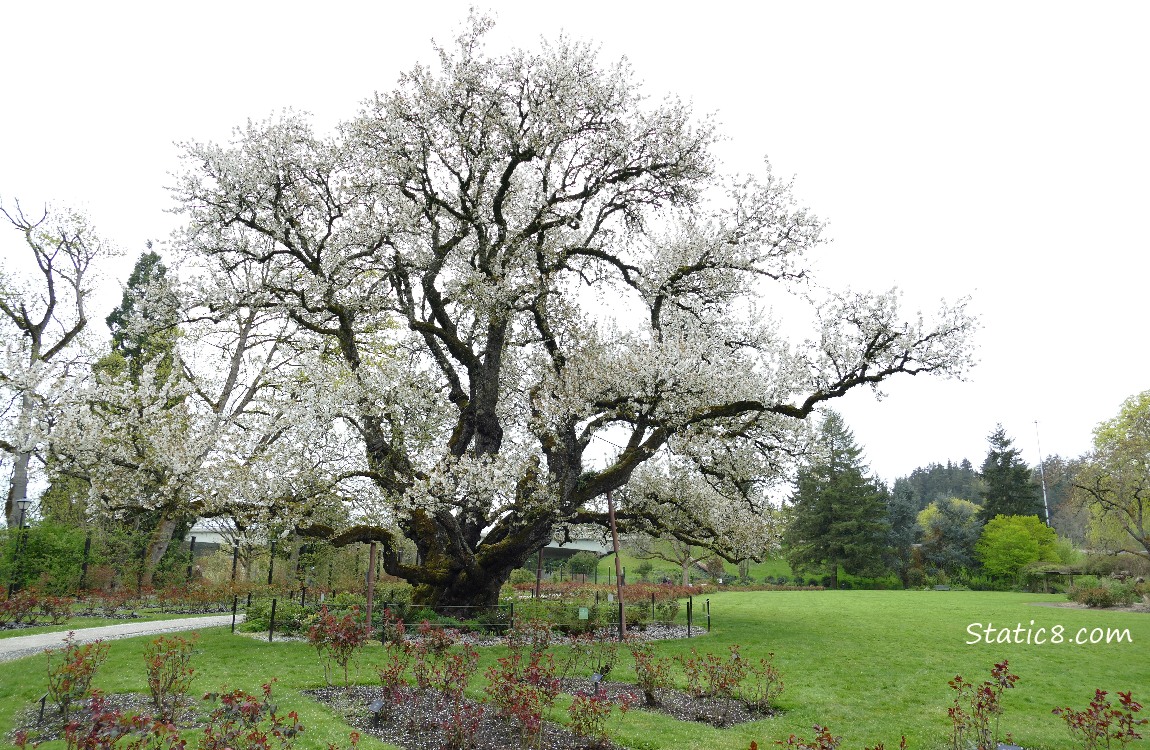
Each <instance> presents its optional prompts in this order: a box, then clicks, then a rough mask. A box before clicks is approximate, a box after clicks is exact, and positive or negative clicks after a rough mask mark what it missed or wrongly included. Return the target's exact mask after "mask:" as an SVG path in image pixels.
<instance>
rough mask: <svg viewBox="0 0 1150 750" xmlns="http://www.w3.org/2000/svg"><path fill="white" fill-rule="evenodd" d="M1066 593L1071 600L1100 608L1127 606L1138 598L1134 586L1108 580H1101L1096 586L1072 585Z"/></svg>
mask: <svg viewBox="0 0 1150 750" xmlns="http://www.w3.org/2000/svg"><path fill="white" fill-rule="evenodd" d="M1066 595H1067V596H1068V597H1069V598H1070V599H1071V601H1075V602H1078V603H1079V604H1085V605H1086V606H1087V607H1098V608H1105V607H1115V606H1127V605H1129V604H1132V603H1133V602H1134V600H1135V599H1136V598H1137V595H1136V592H1135V590H1134V587H1132V586H1128V585H1126V584H1122V583H1113V582H1107V581H1099V582H1098V583H1097V584H1096V585H1094V586H1089V585H1086V586H1081V585H1075V586H1071V587H1070V590H1069V591H1067V592H1066Z"/></svg>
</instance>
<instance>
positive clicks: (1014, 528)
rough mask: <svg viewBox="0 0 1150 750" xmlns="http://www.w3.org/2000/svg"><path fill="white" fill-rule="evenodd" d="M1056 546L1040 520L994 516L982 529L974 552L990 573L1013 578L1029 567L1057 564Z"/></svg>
mask: <svg viewBox="0 0 1150 750" xmlns="http://www.w3.org/2000/svg"><path fill="white" fill-rule="evenodd" d="M1057 542H1058V536H1057V535H1056V534H1055V533H1054V529H1052V528H1050V527H1049V526H1047V525H1046V524H1044V523H1042V521H1041V520H1039V518H1038V516H995V517H994V518H992V519H990V520H989V521H988V522H987V523H986V525H985V526H983V527H982V536H981V537H979V540H978V543H977V544H975V546H974V551H975V554H977V555H978V559H979V560H980V561H981V562H982V567H983V569H984V570H985V571H986V572H987V573H989V574H991V575H992V576H1003V577H1007V578H1013V577H1016V576H1017V575H1018V574H1019V573H1020V572H1021V571H1022V569H1023V567H1025V566H1026V565H1029V564H1030V563H1034V562H1041V561H1051V562H1057V561H1058V552H1057V548H1056V543H1057Z"/></svg>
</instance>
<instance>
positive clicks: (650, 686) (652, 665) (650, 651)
mask: <svg viewBox="0 0 1150 750" xmlns="http://www.w3.org/2000/svg"><path fill="white" fill-rule="evenodd" d="M631 657H632V658H633V659H634V660H635V684H636V685H638V686H639V689H640V690H642V691H643V698H644V699H645V700H646V701H647V705H648V706H654V705H656V704H657V703H658V698H657V696H656V695H655V691H656V690H659V689H661V688H666V687H668V686H669V685H670V684H671V660H670V659H668V658H665V657H664V658H656V657H655V649H654V647H652V646H651V644H650V643H647V642H638V643H632V644H631Z"/></svg>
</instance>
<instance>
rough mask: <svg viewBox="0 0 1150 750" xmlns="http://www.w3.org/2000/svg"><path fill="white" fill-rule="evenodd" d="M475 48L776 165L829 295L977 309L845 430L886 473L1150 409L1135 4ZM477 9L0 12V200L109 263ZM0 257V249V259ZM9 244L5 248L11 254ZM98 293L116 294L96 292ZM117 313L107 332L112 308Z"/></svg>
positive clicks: (459, 5)
mask: <svg viewBox="0 0 1150 750" xmlns="http://www.w3.org/2000/svg"><path fill="white" fill-rule="evenodd" d="M482 7H486V8H490V9H491V10H493V11H494V13H495V15H496V16H497V19H498V24H497V27H496V30H495V33H494V34H493V36H492V41H491V48H492V50H493V51H495V52H498V51H501V50H503V49H507V48H509V47H511V46H513V45H515V46H531V45H534V44H535V42H536V40H537V39H538V38H539V37H540V36H546V37H554V36H555V35H557V34H558V33H559V32H560V31H561V30H566V31H567V32H568V33H569V34H570V35H572V36H574V37H577V38H581V39H589V40H593V41H596V42H599V43H600V44H601V45H602V56H603V59H604V61H611V60H614V59H616V58H618V57H621V56H626V57H627V58H628V59H629V60H630V61H631V63H632V65H633V67H634V69H635V71H636V72H637V74H638V77H639V78H641V79H642V80H643V81H644V82H645V86H646V90H647V92H648V93H649V94H651V95H652V96H656V97H661V96H662V95H664V94H667V93H673V94H677V95H679V96H681V97H682V98H684V99H687V100H690V101H692V102H693V103H694V106H695V108H696V110H697V111H698V112H700V113H712V112H713V113H715V114H716V115H717V118H718V120H719V122H720V123H721V129H722V131H723V133H725V134H726V136H727V137H728V140H727V141H726V142H724V143H723V144H722V145H721V147H720V149H719V153H720V155H721V157H722V160H723V163H724V166H725V167H726V168H727V169H729V170H733V171H750V170H754V169H756V168H758V167H759V165H760V164H761V160H762V158H763V157H769V159H770V160H771V163H772V164H773V165H774V168H775V171H776V172H777V173H779V174H783V175H794V176H795V186H796V193H797V195H798V196H799V198H800V200H801V201H803V202H804V203H805V204H807V205H809V206H810V207H811V208H812V209H814V210H815V211H816V212H817V213H818V214H819V215H820V216H822V217H823V218H825V219H827V220H828V221H829V222H830V227H829V235H830V236H831V237H832V238H833V242H832V243H831V244H830V245H828V246H827V247H825V248H823V250H822V252H821V253H820V256H821V257H820V259H819V261H818V268H819V273H820V277H821V278H822V280H823V281H825V282H828V283H832V284H837V285H850V286H851V287H852V288H856V289H874V290H885V289H887V288H889V287H891V286H892V285H897V286H899V287H900V288H901V289H902V290H903V291H904V294H905V304H906V305H907V312H908V313H913V312H914V311H915V310H917V309H919V308H922V309H924V310H926V311H929V310H930V309H932V308H935V307H937V304H938V301H939V300H940V299H942V298H946V299H950V300H954V299H957V298H960V297H963V296H966V295H969V296H971V297H972V299H973V302H972V307H973V309H974V311H975V312H976V313H977V314H978V315H979V317H980V318H981V322H982V326H983V328H982V330H981V332H980V334H979V337H978V342H979V353H978V358H979V364H978V366H977V367H976V368H975V369H974V370H973V371H972V373H971V376H970V378H969V379H968V380H967V381H965V382H953V381H950V382H948V381H939V380H926V379H923V378H917V379H911V378H904V379H901V380H893V381H891V382H890V383H889V384H888V386H887V388H886V389H885V390H886V392H887V393H888V395H887V397H886V398H885V399H884V400H883V401H881V402H876V401H875V400H874V398H873V397H872V396H871V395H870V394H869V393H858V394H852V395H851V396H849V397H848V398H846V399H844V400H843V401H842V402H840V403H839V404H838V405H837V407H838V408H839V409H840V411H841V412H842V413H843V414H844V416H845V417H846V419H847V422H848V424H849V425H850V426H851V427H852V429H853V430H854V432H855V435H856V437H857V438H858V440H859V442H860V444H862V445H863V446H864V447H865V449H866V453H867V457H868V459H869V462H870V464H871V466H872V468H873V469H874V471H876V472H877V473H878V474H879V475H881V476H882V477H884V478H886V479H888V480H891V479H894V478H895V477H897V476H901V475H904V474H907V473H909V472H910V471H911V470H912V469H913V468H914V467H916V466H920V465H925V464H927V463H929V462H933V461H937V462H945V461H947V460H948V459H951V460H955V461H957V460H960V459H962V458H964V457H965V458H969V459H970V460H971V461H972V462H973V463H974V464H975V465H976V466H977V465H978V464H980V463H981V461H982V459H983V457H984V456H985V454H986V436H987V434H989V433H990V432H991V430H992V429H993V428H994V426H995V424H996V423H999V422H1001V423H1002V424H1003V425H1004V427H1005V428H1006V430H1007V432H1008V434H1010V435H1011V436H1012V437H1013V438H1014V439H1015V442H1016V444H1017V445H1018V447H1020V448H1022V450H1023V457H1024V459H1026V460H1028V461H1029V462H1031V463H1033V462H1034V461H1035V460H1036V459H1037V456H1038V446H1037V444H1036V431H1035V422H1036V421H1037V422H1038V428H1039V431H1040V435H1041V448H1042V451H1043V453H1045V454H1051V453H1059V454H1062V455H1066V456H1071V455H1077V454H1079V453H1082V452H1084V451H1086V450H1088V449H1089V447H1090V440H1091V430H1092V429H1093V427H1094V426H1095V425H1096V424H1097V423H1098V422H1099V421H1101V420H1103V419H1107V418H1109V417H1111V416H1113V415H1115V414H1116V413H1117V410H1118V407H1119V405H1120V404H1121V402H1122V400H1123V399H1125V398H1126V397H1127V396H1129V395H1132V394H1134V393H1136V392H1139V391H1141V390H1145V389H1147V388H1150V378H1148V373H1150V368H1148V364H1150V353H1148V346H1147V339H1146V334H1145V328H1146V325H1145V320H1146V318H1145V314H1144V310H1145V309H1146V301H1145V298H1144V296H1143V295H1142V289H1143V287H1144V286H1145V285H1146V276H1147V271H1148V270H1150V260H1148V253H1147V249H1148V248H1147V245H1148V240H1147V226H1146V225H1147V215H1148V213H1147V211H1148V208H1150V145H1148V140H1150V136H1148V134H1150V116H1148V115H1150V91H1148V88H1150V87H1148V85H1147V73H1148V71H1150V44H1147V42H1146V38H1147V33H1148V30H1150V23H1148V21H1150V4H1148V3H1134V2H1131V3H1097V2H1093V3H1089V4H1087V3H1075V4H1062V3H1053V2H1035V3H1000V2H995V3H961V4H958V3H951V4H941V3H922V2H907V3H875V2H866V3H858V2H843V3H828V2H820V3H807V2H797V1H795V2H786V3H772V2H761V3H757V4H754V5H753V6H752V4H749V3H728V2H716V1H714V0H712V1H711V2H706V3H692V4H690V5H689V6H688V5H684V6H683V7H684V8H688V7H689V8H690V12H687V11H684V12H675V11H673V10H669V9H670V8H671V7H672V6H670V5H668V4H666V3H637V2H627V3H623V2H618V0H613V1H612V2H605V1H602V0H581V1H580V2H578V3H546V4H545V3H540V2H537V0H536V1H535V2H494V3H491V4H489V5H486V6H482ZM467 8H468V3H467V2H454V1H452V2H441V1H432V2H423V3H413V2H405V3H402V4H400V3H394V2H373V3H367V2H364V3H355V2H338V1H332V0H329V2H326V3H323V4H320V3H315V2H312V3H306V4H293V3H290V2H282V1H277V2H228V3H223V2H215V1H214V0H213V1H210V2H198V3H182V4H179V5H178V6H177V4H174V3H155V2H149V3H138V4H137V3H121V2H114V1H109V2H104V3H88V2H85V3H79V2H77V3H61V2H50V1H47V0H41V1H40V2H35V3H33V2H20V3H12V4H9V7H8V8H6V10H5V13H4V28H3V30H2V31H0V70H2V71H3V73H4V93H3V100H2V101H3V104H0V113H2V116H0V198H3V199H4V200H5V201H11V200H12V199H13V198H21V199H22V200H23V201H24V202H25V203H26V205H36V204H37V203H38V202H41V201H43V200H52V201H55V202H59V203H66V204H72V205H79V206H81V207H83V208H85V209H86V210H87V211H88V212H89V213H90V214H91V216H92V217H93V219H94V220H95V222H96V224H97V225H98V226H99V228H100V229H101V231H102V233H103V234H105V235H106V236H107V237H109V238H111V239H113V240H114V241H115V242H116V243H118V244H119V245H120V246H122V247H123V248H124V249H125V252H126V256H125V259H124V261H123V264H122V267H121V268H119V269H117V270H115V271H114V272H113V276H114V277H115V278H117V279H118V280H119V281H122V280H123V279H124V278H126V276H127V273H128V271H129V270H130V267H131V263H132V261H133V260H134V259H135V257H136V256H137V255H138V254H139V252H140V251H141V250H142V248H143V246H144V242H145V241H146V240H148V239H156V240H162V239H163V238H165V237H166V236H167V234H168V233H169V231H170V230H171V228H172V227H173V226H174V224H175V218H174V217H173V216H171V215H170V214H166V213H165V209H168V208H171V205H172V204H171V202H170V199H169V197H168V194H167V192H166V190H165V186H166V185H169V184H170V183H171V180H170V177H169V173H170V172H172V171H174V170H175V169H176V168H177V160H176V156H177V154H178V148H177V147H176V146H175V145H174V143H175V142H178V141H185V140H217V141H219V140H226V139H227V138H228V137H229V134H230V131H231V129H232V128H233V127H235V126H237V125H242V124H243V123H244V122H245V121H246V120H247V119H248V118H253V119H261V118H265V117H267V116H269V115H271V114H273V113H275V112H277V111H279V110H281V109H283V108H288V107H290V108H294V109H297V110H305V111H309V112H312V113H313V114H314V115H315V119H316V122H317V124H318V125H319V126H320V127H321V128H327V127H329V126H330V125H332V124H334V123H336V122H338V121H340V120H341V119H344V118H347V117H350V116H351V115H353V114H354V113H355V112H356V110H357V109H358V106H359V103H360V101H361V100H363V99H364V98H366V97H368V96H370V95H371V94H372V93H373V92H374V91H377V90H388V89H390V88H391V87H392V86H393V85H394V83H395V81H396V79H397V76H398V75H399V73H400V72H401V71H402V70H406V69H408V68H409V67H411V66H412V65H413V64H414V63H415V62H417V61H422V62H431V61H432V59H433V55H434V53H433V51H432V47H431V39H432V37H434V38H436V39H438V40H440V41H444V42H446V41H448V40H450V38H451V37H452V36H453V33H454V31H455V30H456V28H457V27H458V25H459V24H460V23H461V22H462V20H463V19H464V18H465V16H466V14H467ZM3 234H4V233H0V248H5V251H8V250H10V249H11V248H12V245H11V244H10V243H11V240H12V238H11V237H7V236H2V235H3ZM7 234H14V233H11V232H8V233H7ZM112 288H113V290H115V289H116V288H115V287H114V286H113V287H112ZM116 298H118V291H115V293H114V294H111V295H109V297H108V301H107V302H106V305H105V309H102V310H99V311H98V313H99V317H100V318H102V317H103V316H104V315H106V314H107V309H106V308H107V307H110V306H111V305H112V304H115V301H116Z"/></svg>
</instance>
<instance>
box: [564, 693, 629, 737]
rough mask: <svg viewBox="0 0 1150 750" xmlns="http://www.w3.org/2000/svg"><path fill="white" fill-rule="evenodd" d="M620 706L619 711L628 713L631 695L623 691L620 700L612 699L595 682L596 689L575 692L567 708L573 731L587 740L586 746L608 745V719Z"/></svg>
mask: <svg viewBox="0 0 1150 750" xmlns="http://www.w3.org/2000/svg"><path fill="white" fill-rule="evenodd" d="M616 705H617V706H619V713H620V714H625V713H627V709H629V708H630V707H631V696H630V695H629V694H627V693H623V694H622V695H620V696H619V700H618V702H616V701H613V700H611V699H610V698H608V697H607V695H606V694H605V693H603V692H602V691H601V690H600V689H599V683H598V682H596V683H595V690H593V691H582V692H578V693H576V694H575V696H574V697H573V699H572V701H571V705H570V706H569V707H568V709H567V716H568V717H569V718H570V719H571V731H572V732H574V733H575V734H576V735H578V736H579V737H582V738H584V740H586V745H585V746H586V747H590V748H598V747H605V746H606V745H607V721H608V719H610V718H611V713H612V710H613V709H614V708H615V706H616Z"/></svg>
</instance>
